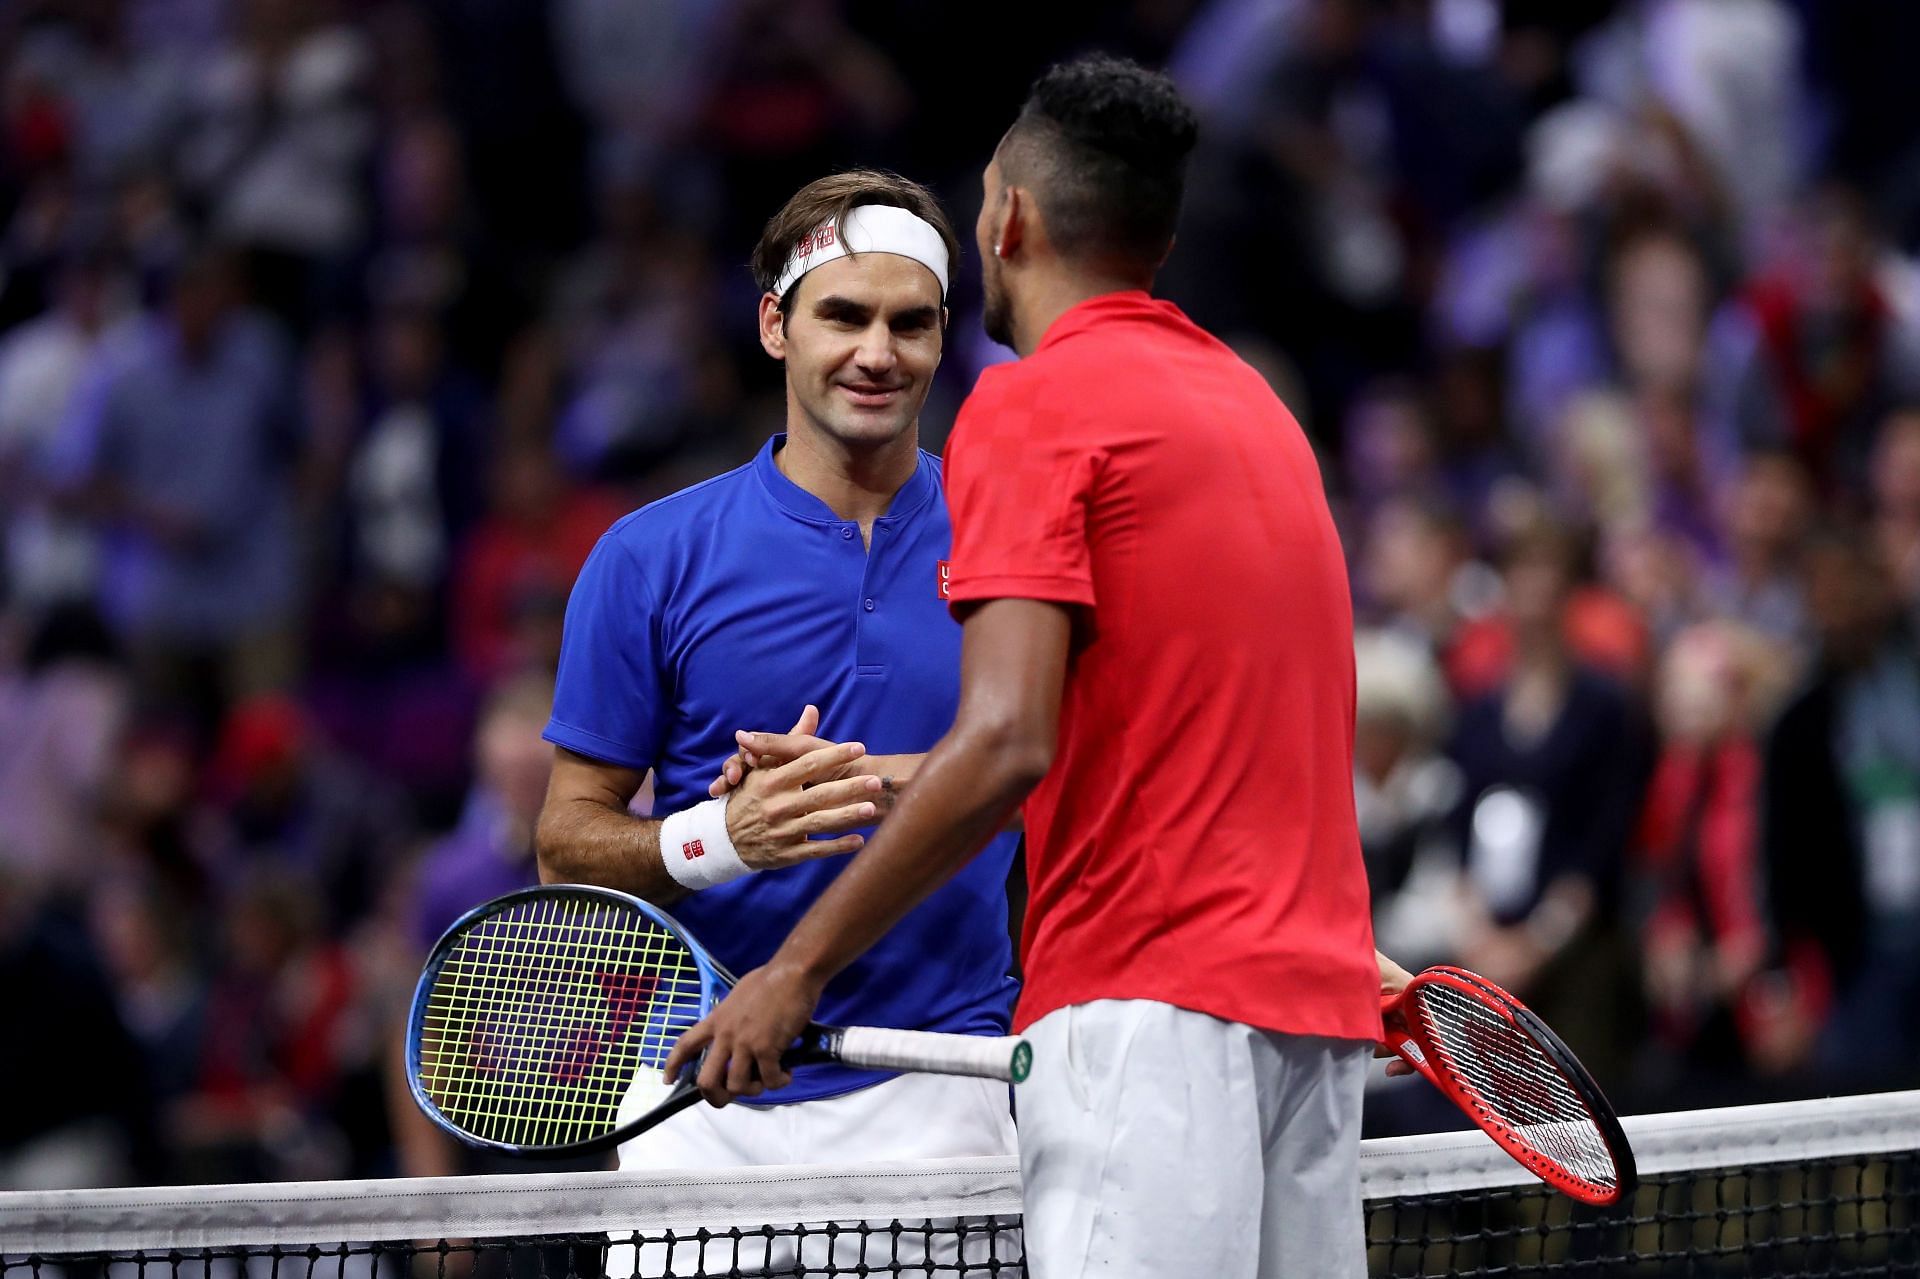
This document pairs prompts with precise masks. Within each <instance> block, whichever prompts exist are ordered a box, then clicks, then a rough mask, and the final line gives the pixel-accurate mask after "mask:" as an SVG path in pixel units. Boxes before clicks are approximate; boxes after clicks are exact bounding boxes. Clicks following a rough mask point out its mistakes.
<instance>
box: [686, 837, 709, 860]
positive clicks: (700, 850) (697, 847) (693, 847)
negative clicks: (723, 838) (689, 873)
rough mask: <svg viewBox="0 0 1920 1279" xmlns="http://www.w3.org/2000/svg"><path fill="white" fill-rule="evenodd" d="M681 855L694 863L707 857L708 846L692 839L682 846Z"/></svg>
mask: <svg viewBox="0 0 1920 1279" xmlns="http://www.w3.org/2000/svg"><path fill="white" fill-rule="evenodd" d="M680 855H681V856H683V857H685V858H686V859H687V860H688V861H692V860H693V859H694V858H696V857H705V856H706V855H707V846H706V845H705V844H703V843H701V842H700V841H699V840H697V839H690V840H688V841H687V842H686V843H684V844H682V845H680Z"/></svg>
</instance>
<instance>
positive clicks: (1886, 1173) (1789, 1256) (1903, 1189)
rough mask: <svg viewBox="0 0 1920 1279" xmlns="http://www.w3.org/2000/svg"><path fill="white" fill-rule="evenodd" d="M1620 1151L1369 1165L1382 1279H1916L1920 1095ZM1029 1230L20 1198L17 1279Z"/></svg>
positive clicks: (76, 1195)
mask: <svg viewBox="0 0 1920 1279" xmlns="http://www.w3.org/2000/svg"><path fill="white" fill-rule="evenodd" d="M1626 1128H1627V1131H1628V1134H1629V1135H1630V1137H1631V1138H1632V1140H1633V1142H1634V1146H1635V1149H1636V1152H1637V1154H1638V1157H1639V1163H1640V1169H1641V1180H1640V1185H1639V1188H1638V1190H1637V1191H1636V1192H1635V1193H1634V1195H1633V1196H1632V1197H1631V1198H1630V1200H1629V1201H1627V1202H1624V1203H1622V1204H1620V1205H1617V1206H1615V1207H1613V1208H1606V1209H1598V1208H1589V1207H1584V1206H1581V1205H1578V1204H1574V1203H1572V1202H1571V1201H1569V1200H1566V1199H1564V1198H1561V1197H1558V1196H1555V1195H1553V1194H1551V1193H1549V1192H1547V1191H1545V1190H1544V1189H1542V1188H1541V1187H1539V1186H1538V1184H1537V1183H1534V1182H1532V1180H1531V1179H1530V1178H1529V1177H1528V1176H1527V1175H1526V1174H1525V1173H1524V1172H1522V1171H1521V1170H1520V1169H1519V1168H1518V1167H1517V1166H1516V1165H1514V1164H1513V1163H1512V1161H1511V1160H1509V1159H1507V1157H1506V1156H1505V1155H1503V1154H1501V1153H1500V1152H1499V1151H1498V1150H1497V1149H1496V1148H1495V1147H1494V1146H1493V1145H1492V1143H1491V1142H1489V1141H1487V1140H1486V1139H1485V1138H1484V1137H1481V1136H1480V1135H1478V1134H1444V1135H1439V1136H1432V1137H1416V1138H1395V1139H1390V1140H1385V1141H1373V1142H1367V1143H1366V1144H1365V1146H1364V1149H1363V1157H1362V1176H1363V1183H1364V1191H1365V1195H1366V1199H1367V1203H1366V1231H1367V1239H1368V1261H1369V1267H1370V1269H1371V1271H1372V1273H1373V1274H1374V1275H1377V1276H1401V1275H1449V1276H1453V1275H1459V1276H1467V1275H1500V1276H1503V1277H1512V1276H1526V1275H1541V1276H1571V1275H1585V1276H1602V1275H1605V1276H1615V1275H1624V1276H1640V1277H1646V1279H1655V1277H1663V1276H1682V1275H1685V1276H1702V1277H1709V1276H1710V1277H1714V1279H1718V1277H1720V1276H1767V1277H1769V1279H1786V1277H1788V1276H1808V1277H1812V1276H1843V1275H1844V1276H1869V1275H1872V1276H1881V1275H1885V1276H1916V1277H1920V1168H1917V1167H1916V1164H1917V1163H1920V1092H1912V1093H1884V1094H1878V1095H1874V1096H1867V1097H1851V1098H1837V1099H1830V1100H1824V1101H1814V1102H1796V1103H1790V1104H1786V1105H1776V1106H1755V1107H1745V1108H1739V1109H1728V1110H1708V1111H1691V1112H1686V1113H1683V1114H1669V1115H1651V1116H1642V1117H1639V1118H1633V1119H1628V1120H1627V1121H1626ZM1019 1210H1020V1187H1019V1172H1018V1168H1017V1166H1016V1165H1015V1164H1014V1163H1013V1162H1012V1161H1011V1160H1001V1159H971V1160H951V1161H942V1162H940V1163H933V1164H876V1165H864V1166H852V1167H833V1168H824V1167H778V1168H759V1169H751V1170H744V1171H742V1172H740V1173H737V1174H728V1175H726V1176H724V1177H716V1176H714V1175H712V1174H645V1175H637V1174H633V1173H533V1174H525V1175H515V1176H491V1177H466V1178H432V1179H420V1180H413V1181H358V1182H320V1183H309V1184H288V1185H262V1186H201V1187H187V1188H170V1189H161V1190H106V1191H56V1192H32V1193H16V1194H3V1195H0V1279H602V1277H606V1279H619V1277H626V1276H634V1275H642V1276H650V1275H662V1276H668V1275H672V1276H683V1277H692V1276H723V1275H724V1276H746V1275H780V1276H799V1275H903V1276H926V1277H928V1279H931V1277H932V1276H936V1275H937V1276H968V1277H971V1276H1015V1275H1024V1274H1025V1267H1024V1263H1023V1261H1022V1259H1021V1250H1020V1230H1019ZM1249 1246H1251V1243H1250V1245H1249Z"/></svg>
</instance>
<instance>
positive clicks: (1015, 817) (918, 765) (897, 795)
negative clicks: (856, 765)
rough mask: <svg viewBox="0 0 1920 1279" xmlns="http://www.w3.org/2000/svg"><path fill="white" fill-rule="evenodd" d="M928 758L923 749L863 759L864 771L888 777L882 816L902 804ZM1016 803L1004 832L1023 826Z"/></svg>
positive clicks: (881, 803) (882, 800)
mask: <svg viewBox="0 0 1920 1279" xmlns="http://www.w3.org/2000/svg"><path fill="white" fill-rule="evenodd" d="M927 759H928V753H927V752H925V751H922V752H921V753H919V754H918V755H871V756H869V757H868V758H867V759H866V760H865V761H863V763H864V764H865V768H864V769H863V771H865V772H868V773H871V774H872V775H874V776H875V777H880V778H884V779H886V782H887V789H886V790H884V791H882V792H881V793H880V795H879V796H878V797H877V798H876V802H877V803H878V804H879V805H880V815H881V816H882V817H886V816H887V815H888V814H890V813H892V812H893V810H894V809H896V808H898V807H899V806H900V800H901V799H902V798H903V797H904V796H905V795H906V793H907V786H908V784H909V783H912V782H913V781H914V779H915V778H917V777H918V776H919V775H920V770H921V769H922V768H925V767H926V764H927ZM1014 803H1015V805H1016V807H1015V808H1014V810H1013V811H1012V812H1011V813H1009V814H1008V815H1007V820H1006V823H1005V824H1004V825H1003V826H1001V827H1000V830H1001V831H1003V832H1004V831H1015V830H1020V829H1022V827H1023V824H1024V823H1023V822H1022V819H1021V814H1020V809H1019V808H1018V807H1017V805H1018V803H1019V801H1018V800H1015V801H1014Z"/></svg>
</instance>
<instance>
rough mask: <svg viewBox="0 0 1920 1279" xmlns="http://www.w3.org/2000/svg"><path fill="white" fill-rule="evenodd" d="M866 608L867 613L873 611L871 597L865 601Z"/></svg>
mask: <svg viewBox="0 0 1920 1279" xmlns="http://www.w3.org/2000/svg"><path fill="white" fill-rule="evenodd" d="M866 610H867V612H869V613H871V612H873V601H872V600H871V599H869V600H868V601H867V603H866Z"/></svg>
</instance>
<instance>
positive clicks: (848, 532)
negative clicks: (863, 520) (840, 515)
mask: <svg viewBox="0 0 1920 1279" xmlns="http://www.w3.org/2000/svg"><path fill="white" fill-rule="evenodd" d="M840 536H841V537H844V538H846V539H847V540H848V541H849V542H851V541H852V540H853V525H851V524H849V525H847V526H846V527H845V528H843V529H841V530H840Z"/></svg>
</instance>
